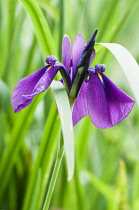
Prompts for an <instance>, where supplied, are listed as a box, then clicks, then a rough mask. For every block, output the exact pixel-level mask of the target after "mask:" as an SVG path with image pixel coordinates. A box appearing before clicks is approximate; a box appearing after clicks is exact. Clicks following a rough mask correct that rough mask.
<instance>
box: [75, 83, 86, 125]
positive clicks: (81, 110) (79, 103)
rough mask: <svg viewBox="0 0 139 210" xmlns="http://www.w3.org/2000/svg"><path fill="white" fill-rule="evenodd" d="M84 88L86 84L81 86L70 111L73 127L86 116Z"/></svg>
mask: <svg viewBox="0 0 139 210" xmlns="http://www.w3.org/2000/svg"><path fill="white" fill-rule="evenodd" d="M86 88H87V83H86V82H84V83H83V84H82V87H81V90H80V92H79V94H78V96H77V99H76V101H75V103H74V106H73V110H72V121H73V126H74V125H76V124H77V123H78V122H79V121H80V120H81V119H82V118H83V117H85V116H86V115H87V114H88V110H87V101H86Z"/></svg>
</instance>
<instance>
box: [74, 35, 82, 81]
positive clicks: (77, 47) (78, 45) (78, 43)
mask: <svg viewBox="0 0 139 210" xmlns="http://www.w3.org/2000/svg"><path fill="white" fill-rule="evenodd" d="M84 46H85V44H84V38H83V35H82V34H78V35H77V36H76V38H75V40H74V42H73V46H72V65H73V69H72V75H73V77H74V75H75V72H76V66H77V63H78V60H79V58H80V56H81V54H82V52H83V49H84Z"/></svg>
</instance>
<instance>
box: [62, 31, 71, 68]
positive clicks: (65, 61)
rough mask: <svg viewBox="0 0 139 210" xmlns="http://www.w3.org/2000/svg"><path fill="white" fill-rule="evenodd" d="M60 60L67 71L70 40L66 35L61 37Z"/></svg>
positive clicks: (69, 59)
mask: <svg viewBox="0 0 139 210" xmlns="http://www.w3.org/2000/svg"><path fill="white" fill-rule="evenodd" d="M62 59H63V64H64V66H65V67H66V68H67V69H68V70H69V68H70V61H71V58H70V39H69V37H68V36H67V35H65V36H64V37H63V42H62Z"/></svg>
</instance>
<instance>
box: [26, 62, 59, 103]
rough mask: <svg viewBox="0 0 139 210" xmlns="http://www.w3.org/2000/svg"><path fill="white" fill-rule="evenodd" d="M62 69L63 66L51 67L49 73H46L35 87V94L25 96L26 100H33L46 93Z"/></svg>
mask: <svg viewBox="0 0 139 210" xmlns="http://www.w3.org/2000/svg"><path fill="white" fill-rule="evenodd" d="M60 68H61V66H56V67H51V68H50V69H49V70H48V71H46V72H45V74H44V75H43V76H42V77H41V78H40V79H39V81H38V82H37V84H36V85H35V87H34V89H33V92H32V93H31V94H28V95H23V98H24V100H27V101H28V100H32V99H33V98H34V96H36V95H38V94H40V93H42V92H44V91H45V90H46V89H47V88H48V87H49V86H50V84H51V82H52V80H53V79H54V77H55V75H56V73H57V72H58V70H59V69H60Z"/></svg>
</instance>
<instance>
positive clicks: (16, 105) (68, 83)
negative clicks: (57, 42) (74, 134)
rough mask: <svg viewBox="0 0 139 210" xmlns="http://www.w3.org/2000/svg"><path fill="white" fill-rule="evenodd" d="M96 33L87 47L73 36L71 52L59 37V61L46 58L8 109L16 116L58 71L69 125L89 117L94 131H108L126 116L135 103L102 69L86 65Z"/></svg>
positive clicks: (66, 40)
mask: <svg viewBox="0 0 139 210" xmlns="http://www.w3.org/2000/svg"><path fill="white" fill-rule="evenodd" d="M96 34H97V30H96V31H95V32H94V34H93V35H92V37H91V39H90V40H89V42H88V43H87V44H85V43H84V39H83V35H82V34H79V35H77V36H76V38H75V40H74V42H73V45H72V48H71V43H70V39H69V37H68V36H67V35H65V36H64V37H63V43H62V59H63V63H59V62H57V58H56V57H55V56H53V55H51V56H48V57H47V58H46V63H47V65H46V66H44V67H43V68H41V69H39V70H38V71H36V72H35V73H33V74H31V75H29V76H27V77H25V78H23V79H22V80H20V81H19V83H18V84H17V85H16V87H15V89H14V91H13V94H12V107H13V109H14V112H18V111H20V110H22V109H23V108H25V107H26V106H28V105H29V104H30V103H31V102H32V100H33V98H34V96H35V95H38V94H40V93H41V92H44V91H45V90H47V88H48V87H49V86H50V84H51V82H52V80H53V79H54V77H55V75H56V74H57V72H58V71H60V73H61V75H62V82H63V84H64V85H65V88H66V90H67V93H68V95H69V98H73V99H74V104H73V108H72V119H73V125H76V124H77V123H78V122H79V121H80V120H81V119H82V118H83V117H84V116H86V115H89V116H90V119H91V121H92V122H93V123H94V125H95V126H96V127H98V128H110V127H112V126H114V125H115V124H117V123H119V122H120V121H121V120H123V119H124V118H126V117H127V116H128V114H129V113H130V111H131V109H132V107H133V105H134V103H135V101H134V100H133V99H132V98H131V97H129V96H128V95H127V94H126V93H124V92H123V91H122V90H121V89H120V88H118V87H117V86H116V85H115V84H114V83H113V82H112V81H111V80H110V79H109V78H108V77H107V76H106V75H104V72H105V65H103V64H97V65H95V66H94V67H93V68H90V65H91V63H92V61H93V59H94V57H95V49H94V44H95V38H96Z"/></svg>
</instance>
